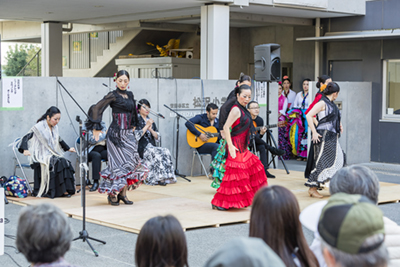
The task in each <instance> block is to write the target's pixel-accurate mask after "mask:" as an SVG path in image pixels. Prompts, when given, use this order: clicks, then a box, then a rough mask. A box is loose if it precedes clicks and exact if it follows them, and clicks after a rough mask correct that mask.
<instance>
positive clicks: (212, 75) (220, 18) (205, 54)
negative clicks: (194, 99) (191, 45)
mask: <svg viewBox="0 0 400 267" xmlns="http://www.w3.org/2000/svg"><path fill="white" fill-rule="evenodd" d="M200 76H201V79H209V80H228V79H229V6H225V5H217V4H212V5H205V6H202V7H201V53H200Z"/></svg>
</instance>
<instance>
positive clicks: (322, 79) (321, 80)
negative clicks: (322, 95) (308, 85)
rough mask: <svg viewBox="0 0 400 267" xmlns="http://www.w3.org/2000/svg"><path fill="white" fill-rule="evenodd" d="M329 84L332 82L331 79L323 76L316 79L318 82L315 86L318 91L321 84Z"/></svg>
mask: <svg viewBox="0 0 400 267" xmlns="http://www.w3.org/2000/svg"><path fill="white" fill-rule="evenodd" d="M330 82H332V78H331V77H329V76H328V75H325V74H324V75H322V76H321V77H318V81H317V84H316V85H315V86H317V88H318V89H320V88H321V86H322V85H323V84H326V85H327V84H328V83H330Z"/></svg>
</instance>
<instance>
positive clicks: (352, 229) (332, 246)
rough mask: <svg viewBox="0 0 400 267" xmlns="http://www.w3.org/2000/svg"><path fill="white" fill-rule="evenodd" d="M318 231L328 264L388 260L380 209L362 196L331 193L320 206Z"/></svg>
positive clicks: (344, 266) (369, 264)
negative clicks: (326, 201)
mask: <svg viewBox="0 0 400 267" xmlns="http://www.w3.org/2000/svg"><path fill="white" fill-rule="evenodd" d="M318 232H319V235H320V238H321V249H322V254H323V256H324V259H325V262H326V264H327V266H328V267H353V266H357V267H363V266H365V267H375V266H376V267H378V266H387V264H388V258H389V256H388V251H387V249H386V246H385V244H384V239H385V229H384V223H383V214H382V211H381V210H380V209H379V208H378V207H377V206H376V205H374V203H373V202H372V201H371V200H370V199H368V198H367V197H365V196H362V195H349V194H345V193H337V194H335V195H333V196H332V197H331V198H330V199H329V201H328V203H327V204H326V205H325V207H324V208H323V209H322V212H321V216H320V218H319V222H318Z"/></svg>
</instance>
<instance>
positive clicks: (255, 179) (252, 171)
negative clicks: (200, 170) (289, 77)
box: [211, 84, 268, 210]
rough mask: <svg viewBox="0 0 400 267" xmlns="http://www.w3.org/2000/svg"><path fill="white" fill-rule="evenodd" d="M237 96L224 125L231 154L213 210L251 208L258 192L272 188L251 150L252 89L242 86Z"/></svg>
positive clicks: (226, 163)
mask: <svg viewBox="0 0 400 267" xmlns="http://www.w3.org/2000/svg"><path fill="white" fill-rule="evenodd" d="M235 93H236V102H235V104H234V105H233V107H232V109H231V111H230V112H229V115H228V119H227V120H226V123H225V124H224V132H225V138H226V143H227V146H226V148H227V150H228V157H227V159H226V161H225V175H224V178H223V179H222V182H221V184H220V187H219V188H218V189H217V193H216V194H215V195H214V198H213V200H212V201H211V204H212V208H213V209H217V210H227V209H230V208H243V207H248V206H250V205H251V203H252V201H253V197H254V194H255V193H256V192H257V190H258V189H259V188H260V187H262V186H264V185H268V183H267V176H266V175H265V171H264V166H263V165H262V163H261V161H260V160H259V159H258V157H257V156H255V155H254V154H252V153H251V152H250V151H249V150H248V149H247V148H248V145H249V139H250V134H251V127H252V125H253V120H252V118H251V114H250V112H249V111H248V110H247V108H246V106H247V104H248V103H249V102H250V100H251V88H250V86H248V85H245V84H242V85H241V86H240V87H238V88H236V90H235ZM253 129H254V127H253Z"/></svg>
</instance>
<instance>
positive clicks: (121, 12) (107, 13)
mask: <svg viewBox="0 0 400 267" xmlns="http://www.w3.org/2000/svg"><path fill="white" fill-rule="evenodd" d="M206 2H210V1H203V0H0V19H2V20H24V21H61V22H73V23H81V24H107V23H115V22H125V21H135V20H151V19H160V18H165V20H166V21H170V20H171V18H177V17H186V16H191V15H195V16H196V17H198V16H199V15H200V7H201V6H202V5H204V4H205V3H206ZM231 11H232V12H243V13H250V14H261V15H274V16H285V17H294V18H316V17H320V18H326V17H339V16H349V14H345V13H336V12H325V11H321V10H310V9H298V8H284V7H274V6H265V5H250V6H247V7H246V6H244V7H243V8H240V7H238V6H236V7H234V6H231ZM196 21H198V23H200V20H199V19H198V18H196ZM182 23H183V22H182ZM191 23H194V21H191Z"/></svg>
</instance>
